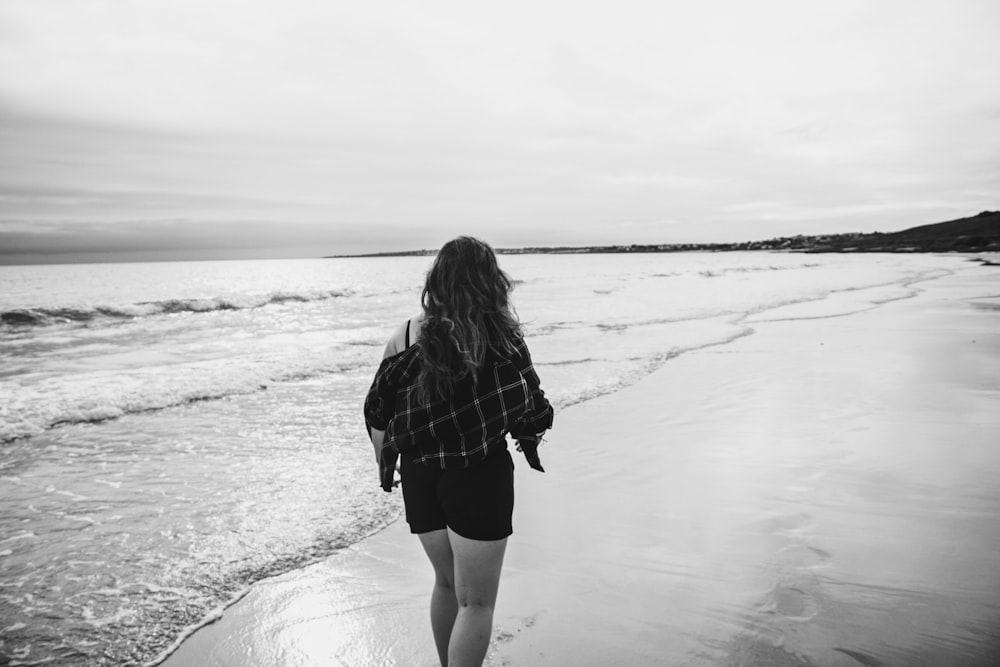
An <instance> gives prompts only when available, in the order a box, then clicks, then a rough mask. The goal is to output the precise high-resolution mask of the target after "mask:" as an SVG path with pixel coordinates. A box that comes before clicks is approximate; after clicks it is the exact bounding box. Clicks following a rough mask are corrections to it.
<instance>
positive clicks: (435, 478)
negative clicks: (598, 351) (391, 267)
mask: <svg viewBox="0 0 1000 667" xmlns="http://www.w3.org/2000/svg"><path fill="white" fill-rule="evenodd" d="M510 290H511V281H510V278H509V277H508V276H507V275H506V274H505V273H504V272H503V271H501V270H500V267H499V266H498V265H497V259H496V255H494V253H493V250H492V248H490V247H489V246H488V245H487V244H485V243H483V242H482V241H479V240H477V239H474V238H469V237H465V236H463V237H459V238H457V239H454V240H452V241H449V242H448V243H446V244H445V245H444V247H442V248H441V250H440V252H439V253H438V255H437V258H436V259H435V260H434V264H433V266H432V267H431V270H430V271H429V272H428V274H427V280H426V284H425V286H424V289H423V293H422V294H421V303H422V305H423V313H422V314H421V316H419V317H417V318H414V319H412V320H409V321H407V322H406V323H405V324H403V325H402V326H400V328H399V329H398V330H397V331H396V333H395V334H394V335H393V336H392V338H391V339H390V340H389V343H388V345H387V346H386V351H385V356H386V358H385V359H384V360H383V361H382V364H381V366H379V369H378V372H377V373H376V375H375V381H374V382H373V383H372V387H371V390H370V391H369V392H368V396H367V398H366V399H365V421H366V422H367V424H368V429H369V433H370V434H371V438H372V443H373V445H374V447H375V458H376V460H377V461H378V463H379V473H380V479H381V483H382V488H383V489H385V490H386V491H391V490H392V488H393V481H392V476H393V470H394V468H395V462H396V458H397V456H398V457H399V459H400V477H401V481H402V486H403V504H404V506H405V509H406V521H407V523H409V525H410V532H412V533H415V534H416V535H417V536H418V537H419V538H420V543H421V544H422V545H423V548H424V551H425V552H426V553H427V557H428V558H429V559H430V561H431V565H432V566H433V567H434V576H435V580H434V590H433V592H432V593H431V629H432V631H433V633H434V642H435V644H436V645H437V650H438V656H439V657H440V659H441V664H442V665H443V666H445V667H464V666H465V665H481V664H482V662H483V659H484V658H485V656H486V649H487V647H488V645H489V639H490V632H491V629H492V626H493V608H494V605H495V603H496V597H497V587H498V585H499V582H500V568H501V566H502V565H503V557H504V551H505V549H506V547H507V537H508V536H510V534H511V533H512V532H513V531H512V528H511V515H512V513H513V509H514V476H513V468H514V464H513V461H512V460H511V457H510V454H509V452H508V451H507V440H506V435H507V434H508V433H510V434H511V435H512V436H513V437H515V438H516V439H518V441H519V443H520V445H519V447H518V448H519V449H523V450H524V451H525V453H526V455H528V456H529V461H532V467H536V468H538V469H541V465H540V464H538V463H537V457H533V456H532V455H533V454H534V450H535V448H536V447H537V444H538V440H539V439H540V438H541V435H542V434H543V433H544V432H545V430H547V429H548V428H550V427H551V425H552V407H551V406H550V405H549V402H548V401H547V400H546V399H545V395H544V393H543V392H542V390H541V388H540V387H539V381H538V376H537V375H536V373H535V371H534V369H533V368H532V365H531V356H530V355H529V353H528V348H527V346H526V345H525V342H524V336H523V333H522V331H521V327H520V324H519V323H518V321H517V319H516V317H515V316H514V313H513V310H512V309H511V306H510V302H509V298H508V296H509V293H510ZM411 343H412V344H411Z"/></svg>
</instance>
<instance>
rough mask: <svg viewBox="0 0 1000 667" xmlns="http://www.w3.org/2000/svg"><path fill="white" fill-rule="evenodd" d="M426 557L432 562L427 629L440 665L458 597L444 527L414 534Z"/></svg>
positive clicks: (444, 661) (444, 662)
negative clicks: (432, 585)
mask: <svg viewBox="0 0 1000 667" xmlns="http://www.w3.org/2000/svg"><path fill="white" fill-rule="evenodd" d="M418 537H419V538H420V544H421V545H423V547H424V551H425V552H426V553H427V557H428V558H430V560H431V565H433V566H434V590H433V591H432V592H431V631H432V632H433V633H434V644H435V646H437V652H438V658H439V659H440V660H441V666H442V667H448V642H449V641H450V640H451V632H452V628H453V627H454V626H455V616H456V615H457V614H458V600H457V599H456V598H455V564H454V559H453V557H452V552H451V543H450V542H449V541H448V531H447V530H445V529H443V528H442V529H441V530H433V531H431V532H429V533H421V534H420V535H418Z"/></svg>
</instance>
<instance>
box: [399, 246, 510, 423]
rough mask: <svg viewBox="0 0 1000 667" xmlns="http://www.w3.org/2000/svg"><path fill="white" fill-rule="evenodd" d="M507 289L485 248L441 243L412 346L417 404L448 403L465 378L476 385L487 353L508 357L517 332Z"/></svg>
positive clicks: (505, 278) (505, 279) (489, 250)
mask: <svg viewBox="0 0 1000 667" xmlns="http://www.w3.org/2000/svg"><path fill="white" fill-rule="evenodd" d="M512 286H513V283H512V282H511V279H510V277H509V276H508V275H507V274H506V273H504V272H503V271H502V270H501V269H500V267H499V265H498V264H497V258H496V255H495V254H494V253H493V248H491V247H490V246H489V245H487V244H486V243H484V242H482V241H480V240H479V239H475V238H472V237H469V236H460V237H458V238H456V239H453V240H451V241H448V242H447V243H445V244H444V246H443V247H442V248H441V250H440V251H439V252H438V254H437V258H436V259H435V260H434V264H433V266H431V269H430V271H428V272H427V281H426V282H425V284H424V289H423V292H422V293H421V295H420V301H421V303H422V305H423V309H424V325H423V328H422V329H421V330H420V334H419V335H418V336H417V345H419V346H420V351H421V353H422V356H423V364H422V366H421V369H420V374H419V375H418V377H417V385H416V390H417V399H418V400H419V401H420V402H421V403H424V404H428V403H432V402H435V401H438V400H447V399H449V398H451V397H452V394H453V388H454V386H455V384H456V383H457V382H458V381H460V380H462V379H464V378H467V377H469V376H471V378H472V380H473V382H475V381H476V379H477V374H478V372H479V369H480V368H482V367H483V364H484V363H485V361H486V358H487V355H488V353H490V352H491V351H492V352H493V353H495V354H497V355H500V356H506V355H509V353H510V352H513V350H514V347H515V345H516V342H517V340H518V339H519V338H520V336H521V335H522V333H521V325H520V323H519V322H518V320H517V315H516V314H515V313H514V310H513V308H512V307H511V305H510V299H509V295H510V290H511V288H512Z"/></svg>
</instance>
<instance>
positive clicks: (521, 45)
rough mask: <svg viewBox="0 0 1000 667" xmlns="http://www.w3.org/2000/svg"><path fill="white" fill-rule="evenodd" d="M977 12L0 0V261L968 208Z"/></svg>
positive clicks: (958, 8) (955, 5) (753, 229)
mask: <svg viewBox="0 0 1000 667" xmlns="http://www.w3.org/2000/svg"><path fill="white" fill-rule="evenodd" d="M998 35H1000V2H997V1H996V0H940V1H938V0H884V1H881V0H786V1H777V0H755V1H754V2H747V1H746V0H699V1H698V2H693V1H687V2H671V1H668V0H650V1H648V2H637V1H632V0H615V1H614V2H609V1H605V2H586V1H581V0H572V1H570V0H566V1H562V0H558V1H556V0H530V1H526V2H521V1H520V0H505V2H503V3H482V2H469V1H468V0H464V1H455V2H441V1H438V0H421V1H420V2H413V1H412V0H406V1H402V0H401V1H399V2H382V1H376V0H372V1H367V2H338V1H336V0H146V1H143V0H135V1H132V2H124V1H122V0H3V2H0V263H9V262H15V261H25V260H26V259H29V260H35V261H51V260H53V259H64V260H77V259H85V258H91V259H100V258H107V259H131V258H137V259H145V258H175V257H190V258H204V257H237V256H239V257H286V256H317V255H325V254H333V253H349V252H365V251H383V250H396V249H407V248H421V247H436V246H439V245H440V244H441V243H442V242H443V241H445V240H447V239H448V238H450V237H452V236H454V235H457V234H461V233H468V234H474V235H478V236H481V237H482V238H484V239H485V240H487V241H489V242H491V243H492V244H493V245H494V246H497V247H508V246H525V245H588V244H607V243H670V242H690V241H726V240H733V241H736V240H750V239H758V238H768V237H772V236H778V235H791V234H798V233H804V234H811V233H823V232H841V231H874V230H881V231H892V230H896V229H903V228H905V227H910V226H914V225H918V224H925V223H930V222H938V221H942V220H948V219H952V218H957V217H963V216H965V215H968V214H973V213H977V212H979V211H980V210H984V209H995V208H1000V39H998ZM88 253H89V254H88Z"/></svg>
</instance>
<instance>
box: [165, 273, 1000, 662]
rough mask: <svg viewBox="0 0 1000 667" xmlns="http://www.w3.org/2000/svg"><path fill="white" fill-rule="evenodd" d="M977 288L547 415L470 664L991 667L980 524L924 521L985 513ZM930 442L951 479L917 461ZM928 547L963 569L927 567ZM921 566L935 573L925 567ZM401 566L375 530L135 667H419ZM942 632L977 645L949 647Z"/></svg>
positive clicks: (771, 326)
mask: <svg viewBox="0 0 1000 667" xmlns="http://www.w3.org/2000/svg"><path fill="white" fill-rule="evenodd" d="M980 271H981V272H982V273H979V272H980ZM990 275H991V276H993V279H994V280H995V279H996V278H997V277H998V276H1000V273H997V272H996V271H993V270H990V269H986V268H985V267H984V268H982V269H979V268H977V269H975V270H974V271H965V272H956V273H955V274H953V275H951V276H946V277H942V278H938V279H935V280H931V281H929V282H924V283H920V284H919V285H917V286H916V290H918V293H917V294H916V295H915V296H914V297H913V298H910V299H905V300H898V301H892V302H888V303H884V304H881V305H878V306H877V307H875V308H874V309H872V310H867V311H863V312H853V313H851V314H846V315H833V316H828V317H826V318H823V319H812V318H811V317H812V316H810V315H805V316H803V317H802V318H801V319H795V313H794V311H793V312H791V317H788V316H789V312H787V311H786V312H783V313H782V318H781V319H780V320H774V319H770V318H769V317H768V313H767V312H764V313H760V314H757V315H752V316H749V317H747V318H746V322H745V323H746V324H748V325H749V326H752V327H753V328H754V329H755V333H754V334H753V335H751V336H744V337H742V338H739V339H736V340H734V341H733V342H730V343H728V344H726V345H723V346H716V347H712V348H704V349H701V350H696V351H692V352H688V353H685V354H682V355H680V356H679V357H676V358H674V359H672V360H671V361H670V362H669V363H667V364H665V365H664V366H662V367H661V368H660V369H658V370H657V371H655V372H654V373H653V374H651V375H650V376H647V377H645V378H643V379H642V380H640V381H639V382H638V383H636V384H634V385H631V386H629V387H627V388H625V389H623V390H620V391H618V392H616V393H613V394H608V395H605V396H601V397H599V398H596V399H593V400H591V401H587V402H586V403H585V405H586V409H584V408H583V405H584V404H578V405H575V406H571V407H569V408H566V409H564V410H563V411H562V412H561V413H560V415H559V416H558V417H557V421H556V425H555V430H553V431H552V433H551V434H550V436H549V438H548V439H549V441H550V442H549V444H548V445H546V446H545V447H544V448H543V449H542V451H541V454H542V458H543V461H544V463H545V465H546V470H547V471H548V472H546V473H545V474H540V473H535V472H534V471H531V470H529V469H528V467H527V465H526V464H525V463H524V461H523V459H522V458H520V455H516V456H515V464H516V466H517V469H518V472H517V474H516V476H515V479H516V493H517V498H518V501H517V507H516V509H515V516H514V520H515V526H514V529H515V532H514V535H513V536H512V538H511V541H510V543H509V546H508V555H507V559H506V564H505V567H504V575H503V579H502V582H501V588H500V598H499V600H498V606H497V611H496V617H495V622H494V636H493V641H492V643H491V648H490V653H489V656H488V659H487V663H486V664H490V665H511V666H517V665H534V664H552V662H553V661H555V662H558V663H565V664H581V665H587V664H593V665H604V664H635V663H636V662H637V661H638V662H639V663H640V664H641V663H644V662H645V661H650V662H660V663H662V662H663V661H664V660H668V661H674V662H677V663H683V664H692V665H702V664H704V665H710V664H730V663H729V662H727V661H732V660H743V661H744V662H745V661H747V660H751V662H753V661H756V662H757V663H759V662H761V661H770V662H768V663H767V664H775V665H835V666H839V665H857V664H859V663H860V664H880V663H882V664H905V663H899V662H895V663H894V662H892V660H888V658H887V656H889V657H891V656H895V657H896V658H897V659H899V658H900V655H902V656H904V657H905V656H908V657H911V658H912V657H914V656H918V655H921V654H920V653H917V652H916V651H917V649H919V650H920V651H924V652H928V651H930V653H927V655H930V656H932V657H934V658H935V659H937V660H938V661H937V662H934V661H931V662H926V661H925V662H922V663H921V662H914V663H912V664H935V665H938V664H940V665H947V664H955V665H958V664H964V665H971V664H983V665H986V664H991V663H990V662H986V660H992V659H993V658H994V657H996V656H997V655H1000V652H997V651H1000V649H998V647H1000V636H997V635H996V633H995V632H994V634H993V635H991V634H989V633H990V632H991V631H990V630H989V628H990V627H996V625H995V624H994V625H990V623H992V621H998V620H1000V609H997V608H996V603H995V600H996V599H997V594H998V593H1000V590H990V582H991V581H993V582H996V581H1000V571H998V568H997V566H996V565H994V564H993V563H992V561H990V562H984V561H983V560H982V555H983V554H984V553H995V550H996V548H997V547H1000V534H998V531H996V529H995V527H993V525H992V524H994V523H995V518H996V517H995V515H992V516H991V515H986V516H982V517H979V518H976V516H973V515H969V516H966V515H961V518H962V521H960V522H959V523H960V524H961V525H960V526H958V527H957V528H956V527H954V526H953V524H954V523H955V521H954V516H950V515H948V512H951V513H952V514H954V513H955V512H958V511H959V510H960V509H961V508H962V507H963V506H964V505H963V503H964V504H968V503H971V502H973V500H972V499H970V498H969V497H966V496H958V495H957V494H959V493H961V492H962V491H961V489H962V488H967V489H969V491H968V492H969V493H973V492H974V493H978V494H987V496H988V497H991V498H992V497H993V496H997V490H996V488H995V485H993V484H992V482H991V480H993V479H995V475H996V473H998V472H1000V461H998V459H997V456H996V455H994V454H992V453H991V452H990V451H989V450H988V448H986V444H987V443H988V441H989V440H990V439H991V438H995V436H996V434H997V433H998V432H1000V417H998V416H997V415H1000V410H997V409H996V408H997V407H1000V406H998V398H997V391H996V389H997V388H996V387H995V380H993V379H992V378H995V377H998V375H997V374H996V373H997V371H1000V368H998V366H1000V363H998V362H1000V340H998V337H997V334H996V333H995V332H996V331H997V327H996V323H997V321H998V319H1000V314H998V311H997V310H996V309H995V307H994V306H995V304H993V303H992V302H990V303H991V308H976V307H975V306H974V302H977V301H984V300H985V299H986V297H987V295H991V294H992V298H993V299H994V300H995V299H996V296H995V289H993V291H992V292H991V291H990V289H988V288H986V287H983V286H987V285H989V284H990V283H989V282H988V280H987V278H986V276H990ZM994 284H995V283H994ZM977 290H978V291H977ZM976 295H978V296H979V297H981V298H978V299H976V298H974V296H976ZM944 360H947V362H945V361H944ZM876 367H877V368H881V369H883V371H884V372H882V373H879V374H875V373H873V372H872V369H873V368H876ZM542 381H543V384H544V382H545V378H544V377H543V378H542ZM943 438H947V440H943ZM952 441H954V442H959V443H962V447H963V449H962V453H963V456H965V457H967V458H968V459H970V460H971V461H973V462H974V463H975V464H976V465H974V466H972V467H971V468H966V467H961V466H958V465H957V464H958V463H959V462H958V461H955V460H954V459H955V458H956V456H955V455H954V452H944V453H942V451H941V443H942V442H952ZM804 443H805V444H808V445H809V446H808V447H807V446H804ZM948 475H951V476H952V477H954V479H953V480H952V481H953V482H954V483H953V484H952V485H949V486H945V485H943V484H942V483H941V481H940V480H941V478H948ZM948 479H950V478H948ZM939 487H940V488H939ZM396 492H398V491H396ZM942 507H943V508H944V509H941V508H942ZM908 508H917V509H919V510H920V512H916V513H914V512H911V511H910V510H909V509H908ZM874 510H878V511H874ZM945 510H947V511H945ZM911 514H912V516H911ZM862 528H863V529H864V530H863V532H864V533H865V534H866V535H878V536H879V540H877V541H876V542H874V543H873V542H872V541H871V540H870V539H868V540H859V539H858V537H857V536H856V533H857V532H858V531H859V529H862ZM932 537H933V538H935V539H933V540H931V539H929V538H932ZM941 537H947V538H949V540H950V541H949V542H947V543H948V544H950V543H955V542H956V541H957V542H961V543H963V544H964V543H966V542H968V543H969V544H970V546H969V548H968V550H967V551H968V553H964V554H946V553H945V552H944V551H942V549H943V546H942V545H941V544H939V543H938V542H939V540H938V539H937V538H941ZM924 540H926V542H925V541H924ZM973 547H978V548H973ZM945 555H947V557H948V558H949V559H951V560H949V561H948V562H949V565H954V564H955V563H956V562H958V563H960V564H961V565H962V567H961V568H959V570H960V571H959V572H955V573H949V574H946V573H944V572H943V571H940V570H939V569H937V568H938V560H940V559H943V558H945ZM425 560H426V559H425V557H424V555H423V553H422V551H421V550H420V547H419V542H418V541H417V540H416V539H415V538H413V537H412V536H411V535H410V534H409V532H408V527H407V525H406V524H405V522H404V521H403V520H402V518H400V519H397V520H396V521H395V522H393V523H392V524H390V525H389V526H387V527H386V528H385V529H383V530H381V531H379V532H378V533H376V534H374V535H372V536H370V537H368V538H366V539H364V540H362V541H360V542H357V543H355V544H353V545H351V546H349V547H346V548H345V549H343V550H341V551H339V552H337V553H336V554H334V555H333V556H331V557H329V558H327V559H326V560H324V561H321V562H319V563H316V564H313V565H310V566H308V567H306V568H304V569H301V570H296V571H293V572H290V573H287V574H284V575H281V576H278V577H275V578H272V579H267V580H263V581H261V582H258V583H256V584H254V585H253V586H252V587H251V590H250V591H249V593H247V594H246V595H245V596H243V597H242V598H241V599H240V600H239V601H237V602H236V603H235V604H233V605H231V606H229V607H228V608H227V609H226V610H225V611H224V612H223V614H222V617H221V619H219V620H217V621H215V622H213V623H210V624H209V625H205V626H203V627H202V628H201V629H199V630H197V631H195V632H194V633H193V634H191V635H190V636H188V638H187V639H186V640H184V641H182V642H181V643H180V645H179V647H178V648H177V649H176V650H175V651H174V652H173V653H172V654H171V655H170V656H169V657H167V658H166V660H163V661H161V662H159V663H151V664H161V665H164V666H165V667H181V666H183V665H193V664H198V665H206V666H218V667H222V666H229V665H233V666H235V665H274V664H282V665H303V666H305V665H313V664H344V665H366V664H370V665H380V664H400V665H434V664H437V660H436V653H435V651H434V646H433V641H432V639H431V635H430V629H429V623H428V621H427V604H428V594H429V590H430V586H431V582H432V580H433V577H432V574H431V571H430V567H429V565H428V564H427V563H426V562H425ZM950 569H954V568H950ZM963 577H964V578H963ZM990 577H992V578H990ZM865 587H868V588H867V589H866V588H865ZM994 587H995V584H994ZM876 589H877V590H881V591H882V593H881V595H882V597H881V598H879V599H877V600H874V601H872V600H867V601H866V602H865V601H863V599H862V598H863V596H862V597H859V596H861V592H860V591H864V590H876ZM977 590H978V592H976V591H977ZM869 595H871V594H870V593H869ZM921 600H923V603H924V604H925V605H929V608H927V609H918V608H917V603H918V602H919V601H921ZM890 603H891V604H890ZM892 605H897V606H901V608H902V611H901V612H894V614H896V613H898V614H900V615H901V616H900V617H899V618H894V617H892V616H893V614H890V616H888V617H887V616H885V614H886V613H888V612H889V611H890V610H893V609H895V608H896V607H893V606H892ZM994 611H995V613H996V615H995V616H993V615H992V614H993V612H994ZM980 617H986V618H980ZM960 621H961V623H964V624H965V625H966V626H968V627H972V628H978V631H979V632H980V636H985V637H986V638H987V640H986V642H985V643H984V644H981V645H979V646H976V645H969V646H967V645H966V644H963V643H962V642H963V641H965V642H967V641H968V640H967V638H965V637H964V635H962V634H961V632H960V631H959V630H960V628H959V625H961V623H960ZM866 624H868V625H866ZM869 626H870V627H869ZM942 628H945V629H947V632H946V633H945V634H946V636H945V637H941V640H942V642H943V641H945V640H952V641H953V642H955V643H953V644H952V645H951V646H950V651H951V653H948V654H942V653H941V652H940V651H941V650H942V649H940V648H939V649H937V651H938V652H937V653H936V654H935V653H934V650H935V649H934V648H933V647H932V646H927V645H925V644H924V643H922V642H924V641H926V640H925V639H924V638H923V635H930V636H934V633H937V634H938V636H940V634H941V633H942V632H944V630H942ZM921 633H923V635H922V634H921ZM949 633H950V634H949ZM982 633H986V634H985V635H983V634H982ZM990 642H993V643H992V644H990ZM956 646H957V647H958V649H962V648H967V649H968V652H967V653H965V654H964V655H959V656H957V657H956V656H955V654H954V651H955V650H956ZM945 648H949V647H947V646H946V647H945ZM977 651H979V653H977ZM990 651H994V652H990ZM900 652H902V653H901V654H900ZM949 656H950V658H949ZM866 660H867V661H868V662H865V661H866ZM873 660H874V661H878V662H871V661H873ZM949 660H950V661H949ZM955 660H958V661H957V662H956V661H955ZM962 660H965V662H962ZM977 660H981V661H982V662H976V661H977ZM733 664H736V663H733Z"/></svg>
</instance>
